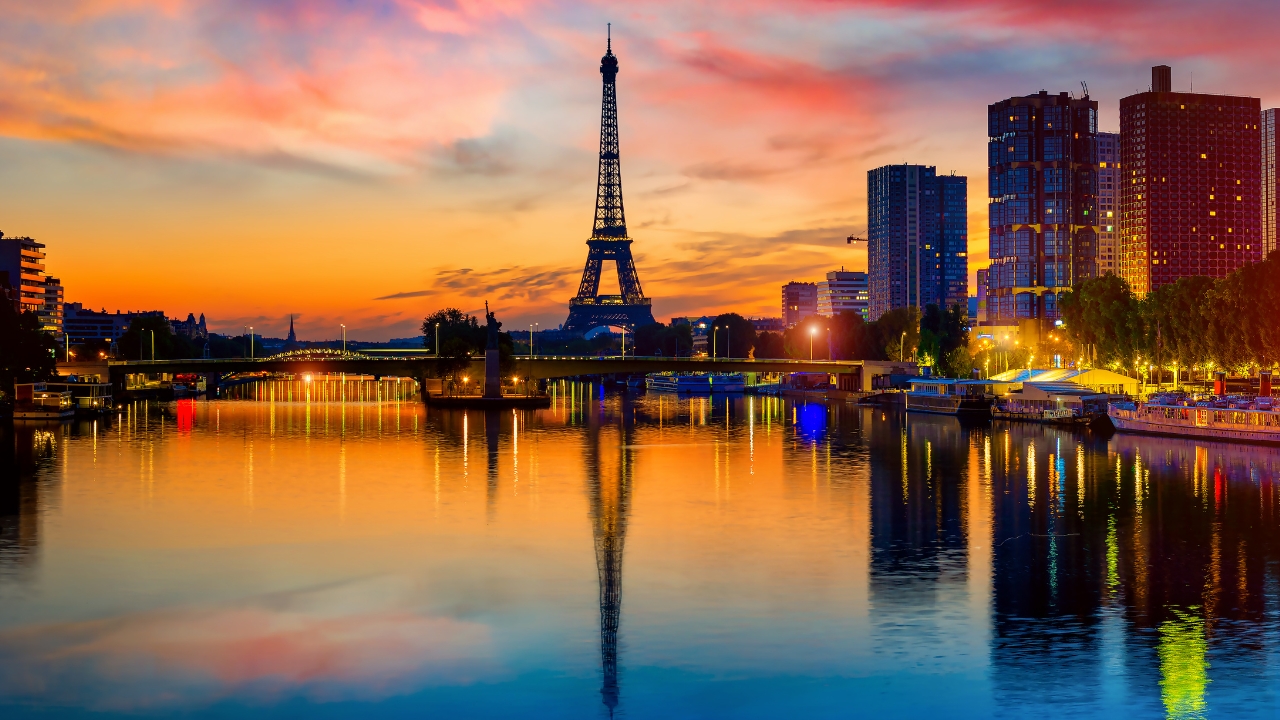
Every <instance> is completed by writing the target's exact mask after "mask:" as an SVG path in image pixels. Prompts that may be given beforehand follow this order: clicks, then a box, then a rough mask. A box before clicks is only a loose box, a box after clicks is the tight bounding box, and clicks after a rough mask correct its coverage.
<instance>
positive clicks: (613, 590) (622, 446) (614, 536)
mask: <svg viewBox="0 0 1280 720" xmlns="http://www.w3.org/2000/svg"><path fill="white" fill-rule="evenodd" d="M629 409H630V408H625V409H624V412H623V423H622V427H621V428H620V429H621V431H622V433H621V437H619V438H618V441H619V442H618V464H617V469H616V472H612V473H607V472H605V470H604V468H603V467H602V462H601V457H600V456H601V449H600V445H601V439H600V435H601V432H600V431H601V427H600V425H599V424H598V421H596V420H595V419H594V418H592V419H590V420H589V421H588V422H589V425H588V428H587V452H586V464H587V468H586V470H587V494H588V495H589V497H590V508H591V530H592V535H593V536H594V538H595V547H596V572H597V573H598V574H599V579H600V663H601V669H602V671H603V682H602V684H601V687H600V695H601V697H602V700H603V702H604V704H605V707H607V708H609V716H610V717H613V711H614V709H615V708H617V707H618V695H619V691H618V622H619V620H620V615H621V612H622V545H623V541H624V540H625V539H626V535H627V515H628V514H629V513H630V510H631V473H632V457H631V450H630V448H629V445H630V444H631V442H630V437H631V432H630V430H631V428H630V425H631V423H629V422H627V420H628V418H627V416H628V415H629V414H630V413H628V412H627V410H629Z"/></svg>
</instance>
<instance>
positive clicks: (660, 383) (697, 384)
mask: <svg viewBox="0 0 1280 720" xmlns="http://www.w3.org/2000/svg"><path fill="white" fill-rule="evenodd" d="M645 383H646V387H647V388H648V389H649V390H656V391H659V392H662V391H665V392H675V393H684V394H689V395H710V394H712V393H740V392H743V391H744V390H745V389H746V382H745V381H744V380H743V378H742V375H739V374H736V373H734V374H726V373H694V374H691V375H667V374H659V375H650V376H649V377H648V378H647V379H646V381H645Z"/></svg>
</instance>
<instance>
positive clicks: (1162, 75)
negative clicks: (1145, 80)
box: [1120, 65, 1265, 297]
mask: <svg viewBox="0 0 1280 720" xmlns="http://www.w3.org/2000/svg"><path fill="white" fill-rule="evenodd" d="M1171 75H1172V73H1171V71H1170V69H1169V67H1168V66H1164V65H1160V66H1157V67H1154V68H1152V69H1151V90H1150V91H1149V92H1145V93H1138V94H1137V95H1130V96H1129V97H1126V98H1123V99H1121V100H1120V150H1121V158H1120V167H1121V172H1122V183H1121V194H1120V213H1121V218H1120V276H1121V277H1122V278H1124V279H1125V280H1126V281H1128V283H1129V286H1130V287H1131V288H1133V291H1134V292H1135V293H1136V294H1137V295H1138V296H1139V297H1141V296H1143V295H1145V294H1146V293H1148V292H1151V291H1152V290H1155V289H1156V288H1158V287H1160V286H1161V285H1166V284H1168V283H1172V282H1174V281H1176V280H1178V278H1182V277H1188V276H1194V275H1205V276H1209V277H1217V278H1220V277H1223V276H1225V275H1227V274H1228V273H1230V272H1232V271H1234V270H1236V269H1237V268H1239V267H1241V266H1243V265H1245V264H1248V263H1251V262H1256V261H1258V260H1260V259H1262V253H1263V244H1264V242H1265V240H1264V237H1263V234H1262V228H1261V213H1260V212H1259V209H1260V208H1261V207H1262V193H1261V187H1260V186H1261V179H1260V176H1261V171H1262V163H1261V162H1259V159H1260V158H1261V157H1262V147H1261V132H1260V130H1259V125H1260V120H1261V115H1262V112H1261V102H1260V101H1259V100H1258V99H1257V98H1250V97H1238V96H1231V95H1206V94H1203V93H1190V92H1173V89H1172V82H1171V80H1172V78H1171Z"/></svg>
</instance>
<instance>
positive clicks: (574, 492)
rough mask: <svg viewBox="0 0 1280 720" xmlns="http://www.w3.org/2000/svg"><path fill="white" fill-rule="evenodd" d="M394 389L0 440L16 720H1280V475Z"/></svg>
mask: <svg viewBox="0 0 1280 720" xmlns="http://www.w3.org/2000/svg"><path fill="white" fill-rule="evenodd" d="M385 383H386V381H381V382H377V383H374V384H373V385H372V386H371V389H372V397H373V399H372V401H360V400H351V399H347V400H343V395H342V393H341V392H339V393H338V395H337V396H336V397H335V396H334V395H333V394H331V393H330V391H328V390H325V389H324V388H323V386H321V387H319V388H317V387H316V386H315V385H314V383H312V384H311V387H310V388H308V386H307V383H306V381H305V380H302V381H298V382H295V383H267V384H263V385H260V386H252V385H250V386H246V387H245V388H244V389H243V390H241V391H240V392H242V393H243V397H244V398H246V400H238V401H236V400H231V401H217V402H206V401H192V400H184V401H179V402H176V403H171V404H169V405H166V406H156V405H150V406H148V405H145V404H137V405H132V406H129V407H128V408H126V410H125V411H124V412H122V413H121V414H119V415H118V416H116V417H113V418H110V419H107V420H100V421H97V422H77V423H74V424H70V425H65V426H42V427H31V426H18V427H16V428H14V429H5V430H3V431H0V433H2V434H0V453H3V455H2V456H0V472H3V475H2V476H0V484H2V488H0V492H2V495H0V503H2V504H0V611H2V612H0V704H2V705H4V706H5V708H6V714H7V715H11V716H12V715H15V714H16V715H21V714H23V713H26V712H37V711H46V710H62V711H84V712H94V713H105V714H135V713H139V712H150V713H157V712H158V713H172V712H186V713H197V714H199V713H202V712H208V713H210V714H226V713H230V712H234V713H237V714H251V715H252V714H278V713H280V712H291V713H293V712H317V711H322V710H324V709H326V708H328V709H331V710H333V711H334V712H335V713H338V714H355V713H361V714H396V715H399V714H407V713H411V712H429V713H434V714H441V715H450V714H455V715H456V714H462V715H467V716H476V717H489V716H493V717H497V716H508V715H510V714H512V712H513V711H514V712H515V713H518V714H521V715H535V716H548V717H566V716H568V717H599V716H634V717H649V716H653V715H660V714H667V715H670V714H675V715H678V716H683V715H708V716H721V715H730V716H747V717H777V716H795V715H804V716H841V717H843V716H847V715H849V714H850V712H851V711H854V710H856V713H855V714H868V715H874V714H894V715H900V716H930V717H936V716H946V717H953V716H972V717H989V716H993V715H996V716H1006V717H1025V716H1027V715H1032V714H1045V713H1048V712H1054V713H1060V714H1066V715H1069V716H1098V715H1118V714H1121V713H1126V714H1135V715H1137V716H1144V717H1145V716H1167V717H1179V718H1196V717H1209V716H1225V715H1230V716H1255V715H1262V716H1272V715H1274V713H1275V710H1276V697H1275V691H1274V689H1273V688H1274V687H1275V686H1276V680H1277V667H1280V635H1278V634H1277V631H1278V630H1280V628H1278V626H1277V618H1280V553H1278V552H1277V549H1278V548H1277V547H1276V542H1277V540H1276V529H1277V528H1276V503H1277V499H1276V495H1275V485H1274V483H1275V478H1276V471H1277V469H1280V452H1278V451H1277V450H1275V449H1269V448H1258V447H1244V446H1232V445H1223V444H1209V443H1188V442H1181V441H1176V440H1168V439H1152V438H1137V437H1132V436H1114V437H1110V438H1108V437H1103V436H1099V435H1096V434H1073V433H1071V432H1067V431H1062V430H1056V429H1052V428H1042V427H1039V426H1031V425H1002V424H997V425H995V426H991V425H985V426H984V425H974V426H970V425H963V424H961V423H960V422H959V421H957V420H955V419H953V418H945V417H934V416H917V415H904V414H901V413H894V412H891V411H885V410H880V409H870V408H855V407H844V406H838V407H830V408H828V407H826V406H825V405H807V406H806V405H801V406H798V407H797V406H794V405H792V404H790V403H788V402H786V401H783V400H780V399H777V398H755V397H747V398H734V399H729V398H723V397H721V398H693V399H688V398H677V397H675V396H670V395H661V394H649V395H640V396H627V395H620V394H616V393H606V392H604V391H603V390H602V389H601V388H600V387H599V386H597V385H591V384H574V383H563V384H559V385H555V386H553V387H552V388H551V390H552V395H553V399H554V402H553V406H552V408H550V409H548V410H543V411H537V412H526V411H519V412H515V411H502V412H461V411H449V412H438V411H435V410H430V409H427V408H424V407H423V406H422V405H420V404H419V403H417V402H415V401H413V400H412V399H406V396H405V395H403V394H401V393H399V392H398V391H396V390H395V389H394V385H392V387H390V388H384V387H383V385H384V384H385ZM384 390H385V392H384ZM624 569H625V571H626V572H625V574H624ZM593 570H594V572H593ZM624 591H625V593H624ZM624 594H625V597H626V602H624V601H623V598H624ZM294 708H297V709H298V710H296V711H295V710H293V709H294Z"/></svg>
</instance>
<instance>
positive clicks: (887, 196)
mask: <svg viewBox="0 0 1280 720" xmlns="http://www.w3.org/2000/svg"><path fill="white" fill-rule="evenodd" d="M968 258H969V201H968V179H967V178H965V177H963V176H956V175H938V174H937V169H936V168H935V167H933V166H926V165H885V166H884V167H879V168H876V169H874V170H870V171H868V172H867V275H868V286H869V295H870V297H869V306H870V307H869V314H870V319H871V320H878V319H879V318H880V316H882V315H884V314H885V313H887V312H889V311H890V310H894V309H897V308H901V307H908V306H913V305H914V306H916V307H919V308H924V307H925V306H926V305H937V306H938V307H941V308H948V307H951V306H952V305H960V306H961V307H965V306H966V305H967V303H968V301H969V300H968V299H969V259H968Z"/></svg>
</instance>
